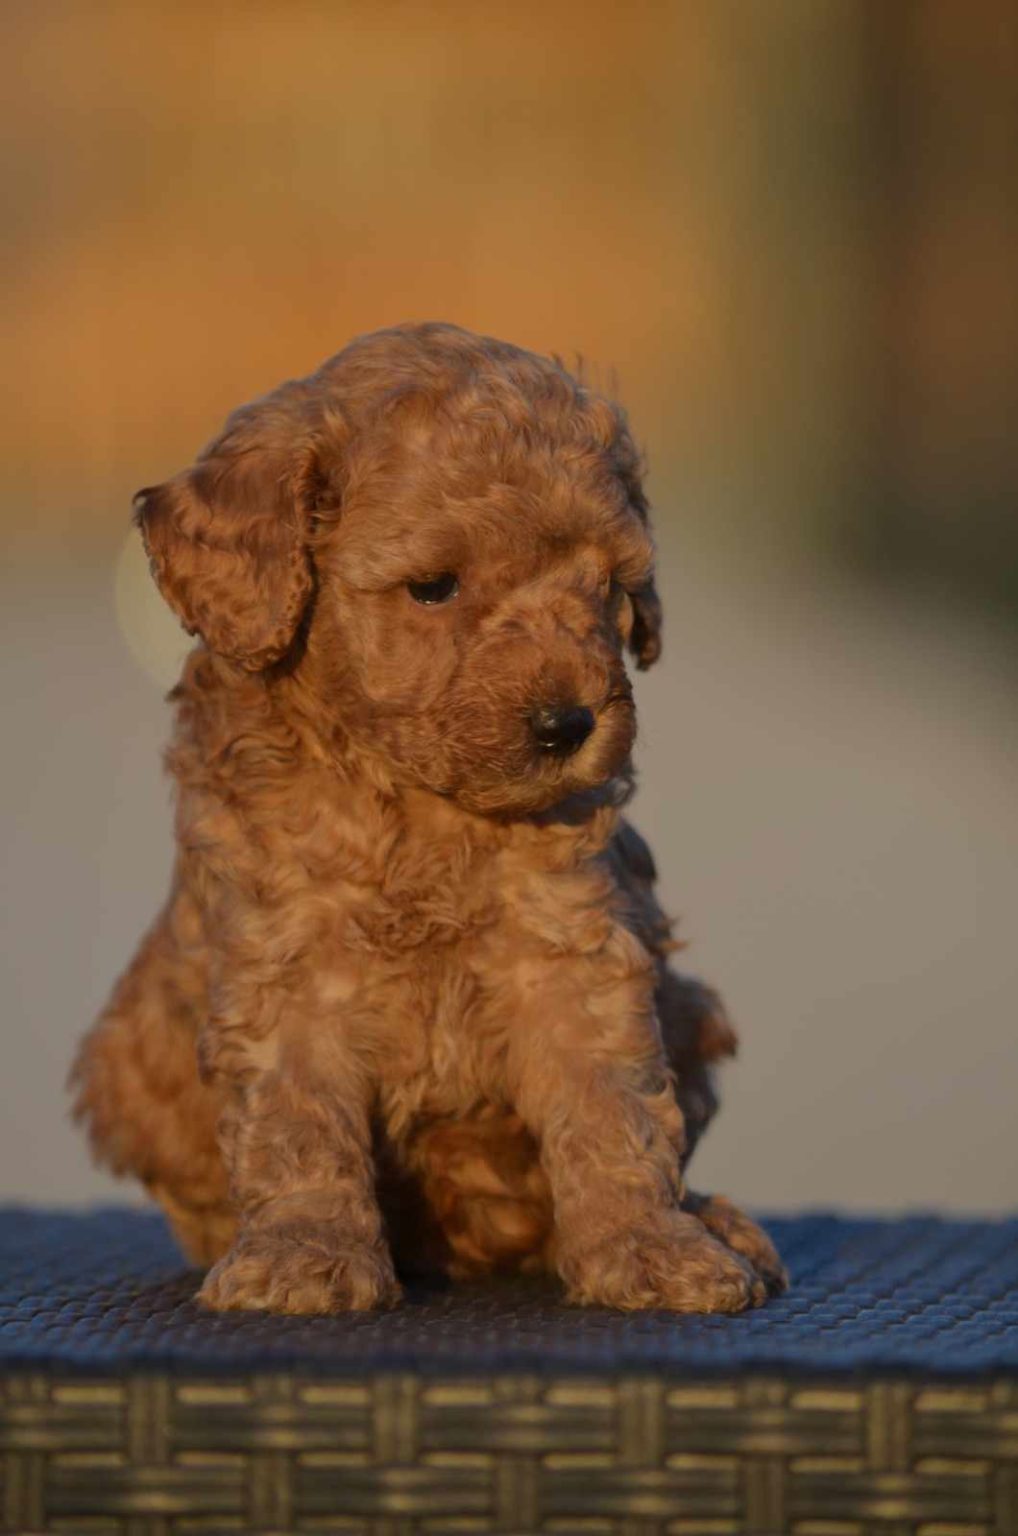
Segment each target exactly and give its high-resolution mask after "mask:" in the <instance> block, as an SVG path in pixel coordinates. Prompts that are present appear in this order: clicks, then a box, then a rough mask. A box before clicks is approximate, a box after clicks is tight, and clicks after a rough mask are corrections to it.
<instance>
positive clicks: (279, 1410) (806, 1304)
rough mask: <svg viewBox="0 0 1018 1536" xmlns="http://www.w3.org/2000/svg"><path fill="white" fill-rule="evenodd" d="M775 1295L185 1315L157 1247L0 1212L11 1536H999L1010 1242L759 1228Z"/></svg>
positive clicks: (970, 1231) (920, 1231) (534, 1297)
mask: <svg viewBox="0 0 1018 1536" xmlns="http://www.w3.org/2000/svg"><path fill="white" fill-rule="evenodd" d="M771 1226H772V1230H773V1231H774V1232H775V1235H776V1236H777V1238H778V1240H779V1243H780V1245H781V1247H782V1249H783V1250H784V1253H785V1255H786V1257H787V1259H788V1262H789V1265H790V1268H791V1270H792V1272H793V1276H794V1281H795V1284H794V1289H793V1290H792V1292H791V1294H790V1295H789V1296H788V1297H786V1298H784V1299H782V1300H780V1301H777V1302H772V1303H771V1304H770V1305H769V1306H768V1307H766V1308H765V1309H763V1310H762V1311H760V1312H756V1313H753V1314H751V1315H749V1316H745V1317H741V1318H718V1317H714V1318H674V1317H669V1316H667V1315H665V1314H661V1313H654V1314H643V1315H637V1316H623V1315H621V1314H617V1313H611V1312H601V1311H581V1310H577V1309H573V1308H570V1307H566V1306H565V1305H563V1304H562V1301H561V1298H560V1297H559V1296H558V1295H557V1294H556V1293H555V1292H554V1291H553V1290H551V1289H549V1288H546V1287H541V1286H536V1285H535V1286H521V1285H515V1284H514V1285H496V1286H492V1287H488V1288H471V1289H469V1290H462V1291H438V1290H433V1291H417V1292H412V1293H411V1295H410V1297H409V1299H408V1301H407V1303H406V1305H405V1306H403V1307H402V1308H400V1309H399V1310H398V1311H396V1312H394V1313H390V1314H386V1315H359V1316H347V1317H336V1318H321V1319H313V1320H304V1319H296V1318H267V1317H264V1316H261V1315H254V1314H252V1315H240V1314H232V1315H227V1316H208V1315H206V1314H203V1313H202V1312H200V1311H199V1310H198V1309H197V1308H196V1307H195V1306H194V1304H193V1302H192V1299H191V1298H192V1295H193V1292H194V1289H195V1284H196V1276H195V1274H194V1273H193V1272H188V1271H187V1270H186V1269H185V1268H184V1267H183V1265H182V1264H181V1261H180V1259H179V1257H178V1256H177V1254H176V1252H175V1250H174V1248H173V1246H172V1244H171V1242H170V1240H169V1238H168V1237H167V1235H166V1233H165V1230H164V1228H163V1226H162V1224H161V1222H160V1220H159V1219H158V1218H157V1217H155V1216H150V1215H147V1214H136V1213H133V1212H126V1211H117V1212H110V1211H107V1212H101V1213H98V1214H95V1215H87V1216H78V1215H62V1214H57V1215H55V1214H45V1213H37V1212H31V1211H9V1212H7V1213H5V1214H3V1215H0V1249H2V1260H0V1365H2V1367H3V1385H2V1393H0V1456H2V1467H3V1482H2V1500H0V1509H2V1511H3V1525H2V1528H3V1529H4V1530H7V1531H21V1532H32V1531H57V1530H59V1531H80V1532H82V1533H84V1532H100V1531H120V1532H125V1533H130V1536H157V1533H158V1536H169V1533H183V1532H189V1533H199V1532H201V1533H206V1536H207V1533H211V1532H219V1531H222V1532H226V1531H257V1532H288V1531H322V1532H324V1531H329V1532H336V1531H342V1532H355V1531H363V1532H371V1533H375V1536H383V1533H384V1536H409V1533H411V1532H425V1531H426V1532H431V1533H435V1536H438V1533H442V1532H449V1533H452V1532H470V1531H514V1532H526V1531H548V1532H552V1531H561V1532H567V1531H571V1532H589V1533H595V1532H619V1533H626V1536H637V1533H647V1536H649V1533H651V1532H665V1531H668V1532H675V1533H680V1532H681V1533H685V1536H693V1533H703V1536H707V1533H721V1532H752V1533H754V1536H764V1533H770V1532H783V1531H794V1532H797V1533H799V1536H848V1533H850V1532H865V1533H867V1536H875V1533H880V1536H904V1533H905V1532H922V1533H924V1536H974V1533H976V1532H994V1533H998V1536H1018V1221H1011V1222H996V1223H993V1222H965V1223H962V1222H947V1221H938V1220H935V1219H932V1218H930V1219H927V1218H916V1219H910V1220H907V1221H897V1222H880V1221H855V1220H852V1221H848V1220H839V1219H837V1218H834V1217H828V1216H810V1217H806V1218H802V1219H795V1220H792V1219H782V1220H776V1221H774V1222H773V1223H771Z"/></svg>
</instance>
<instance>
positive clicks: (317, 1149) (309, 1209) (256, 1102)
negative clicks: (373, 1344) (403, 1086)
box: [199, 978, 399, 1313]
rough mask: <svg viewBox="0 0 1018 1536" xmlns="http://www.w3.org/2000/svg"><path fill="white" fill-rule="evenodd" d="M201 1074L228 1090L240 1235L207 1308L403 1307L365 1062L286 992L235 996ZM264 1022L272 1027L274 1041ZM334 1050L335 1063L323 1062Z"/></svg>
mask: <svg viewBox="0 0 1018 1536" xmlns="http://www.w3.org/2000/svg"><path fill="white" fill-rule="evenodd" d="M230 992H231V1000H232V1005H233V1007H234V1008H235V1009H236V1010H237V1011H236V1012H235V1013H234V1014H233V1015H232V1017H231V1016H230V1015H222V1016H220V1017H218V1018H215V1019H213V1020H212V1021H211V1023H210V1027H209V1031H208V1033H207V1037H206V1038H205V1039H204V1041H203V1066H205V1068H206V1069H207V1070H208V1071H209V1072H210V1073H211V1074H212V1076H213V1077H214V1079H215V1080H216V1081H220V1082H222V1083H223V1084H224V1086H225V1087H226V1089H227V1094H228V1097H227V1104H226V1109H225V1111H224V1114H223V1118H222V1121H221V1125H220V1141H221V1146H222V1150H223V1156H224V1160H225V1162H226V1165H227V1168H228V1171H229V1175H230V1188H231V1195H232V1197H233V1201H234V1204H235V1206H236V1208H237V1211H238V1214H239V1217H240V1223H241V1224H240V1231H239V1234H238V1237H237V1240H236V1242H235V1243H234V1245H233V1247H232V1248H231V1249H230V1251H229V1253H227V1254H226V1256H225V1257H224V1258H222V1259H220V1261H219V1263H218V1264H216V1266H215V1267H214V1268H213V1269H212V1270H211V1271H210V1272H209V1274H208V1276H207V1278H206V1280H205V1284H204V1286H203V1287H202V1290H201V1292H200V1297H199V1299H200V1300H201V1301H202V1302H204V1304H205V1305H206V1306H207V1307H212V1308H214V1309H216V1310H219V1311H223V1310H227V1309H233V1308H264V1309H267V1310H269V1311H273V1312H295V1313H311V1312H338V1311H345V1310H350V1311H361V1310H365V1309H367V1308H370V1307H375V1306H384V1305H391V1304H392V1303H394V1302H395V1301H397V1300H398V1299H399V1287H398V1286H397V1284H396V1279H395V1275H394V1273H393V1268H392V1260H391V1258H390V1255H389V1251H388V1248H387V1246H386V1243H385V1240H384V1237H383V1233H382V1221H381V1215H380V1213H379V1209H378V1203H377V1200H376V1197H375V1189H374V1167H373V1161H372V1155H371V1128H370V1119H369V1106H370V1100H371V1090H370V1085H369V1082H368V1079H367V1075H366V1073H365V1072H364V1071H363V1069H362V1068H361V1066H360V1064H359V1063H358V1062H356V1061H355V1060H353V1058H352V1057H350V1056H349V1055H348V1054H346V1053H345V1052H344V1051H343V1050H342V1047H341V1045H340V1044H339V1043H338V1042H337V1040H336V1038H335V1035H336V1031H335V1029H334V1028H333V1029H330V1028H329V1025H328V1022H327V1021H321V1020H316V1021H315V1023H316V1024H318V1026H319V1028H318V1029H317V1030H316V1029H314V1028H311V1027H307V1028H305V1027H304V1024H305V1023H306V1021H307V1019H308V1012H307V1009H306V1007H305V1008H298V1007H296V1005H295V1002H294V999H293V998H292V997H291V996H290V995H289V994H287V993H286V992H285V991H284V990H283V989H282V987H275V986H273V985H271V984H267V983H266V982H265V981H264V978H262V979H261V980H260V983H259V984H256V985H251V986H238V985H237V984H236V982H235V983H234V984H233V985H232V986H231V989H230ZM259 1018H261V1019H262V1020H264V1019H265V1018H272V1019H273V1021H274V1028H273V1031H272V1035H271V1036H269V1035H268V1034H267V1033H265V1034H261V1033H260V1031H259V1029H258V1021H259ZM326 1052H327V1055H326Z"/></svg>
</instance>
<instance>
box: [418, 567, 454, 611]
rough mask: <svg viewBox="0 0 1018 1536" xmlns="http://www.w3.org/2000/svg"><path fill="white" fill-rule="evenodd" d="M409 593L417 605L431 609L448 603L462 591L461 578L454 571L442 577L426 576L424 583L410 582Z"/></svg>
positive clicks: (444, 573) (445, 573)
mask: <svg viewBox="0 0 1018 1536" xmlns="http://www.w3.org/2000/svg"><path fill="white" fill-rule="evenodd" d="M406 585H407V591H408V592H409V593H410V596H411V597H412V598H413V600H414V602H415V603H424V604H425V606H426V607H431V606H432V605H434V604H435V603H447V602H449V600H450V599H451V598H454V597H455V596H456V593H457V592H458V591H459V589H460V584H459V578H458V577H457V576H455V575H454V574H453V572H452V571H443V572H442V573H441V575H440V576H426V577H424V579H423V580H422V581H408V582H407V584H406Z"/></svg>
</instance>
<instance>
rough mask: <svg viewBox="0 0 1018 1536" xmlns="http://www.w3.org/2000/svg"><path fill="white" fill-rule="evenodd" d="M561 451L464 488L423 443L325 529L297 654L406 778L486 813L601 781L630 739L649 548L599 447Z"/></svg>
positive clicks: (327, 701)
mask: <svg viewBox="0 0 1018 1536" xmlns="http://www.w3.org/2000/svg"><path fill="white" fill-rule="evenodd" d="M508 446H511V445H507V447H508ZM505 457H508V458H514V456H513V455H512V454H511V452H508V453H507V454H506V455H505ZM556 458H557V455H556V445H555V444H554V443H551V444H549V445H548V451H547V454H546V455H542V456H540V461H539V463H538V464H536V465H535V464H534V463H533V462H532V461H531V459H530V458H529V457H528V456H526V455H524V457H523V459H522V461H521V462H520V461H518V460H517V461H516V462H515V463H514V474H513V478H512V479H508V478H496V479H493V478H491V477H490V476H487V475H485V473H484V471H483V466H482V465H476V466H474V469H473V473H472V475H471V477H470V479H471V483H470V484H468V485H464V484H463V478H464V477H463V474H462V468H463V466H462V462H461V463H460V465H459V470H460V474H459V477H458V481H457V476H456V475H455V474H454V475H453V476H451V477H450V476H449V475H447V474H445V473H443V470H444V468H445V465H444V461H443V457H442V455H441V454H438V455H435V454H434V453H433V452H431V451H429V448H428V447H422V448H421V449H420V450H419V451H418V452H416V453H415V454H413V455H405V456H404V460H403V462H402V464H401V465H400V466H399V470H398V472H397V473H396V474H395V475H394V474H393V472H392V468H391V465H390V464H387V467H386V471H385V473H384V474H383V475H381V476H379V483H378V484H373V483H372V482H371V480H370V479H368V481H367V482H366V483H363V484H362V485H361V487H360V488H359V493H358V495H357V496H355V497H351V498H349V499H348V501H347V502H346V503H345V504H344V506H343V508H342V510H341V512H340V515H339V517H338V519H336V520H331V519H328V518H326V519H323V521H322V522H321V524H320V528H321V532H320V534H319V536H318V538H317V539H316V542H315V548H314V561H315V566H316V569H317V572H318V592H317V597H316V600H315V606H314V614H313V617H312V620H311V624H310V630H309V636H308V646H307V655H306V658H305V662H304V665H305V667H306V669H307V672H308V675H309V676H310V677H313V679H314V686H315V689H316V694H317V698H318V701H319V704H320V707H321V709H322V711H323V714H325V715H328V714H329V713H331V712H332V711H336V712H337V715H338V716H339V717H341V718H338V719H337V723H339V724H341V726H342V729H343V730H344V731H346V732H347V733H349V734H351V735H353V737H354V739H355V740H356V741H357V742H358V743H359V744H360V745H361V746H362V747H363V748H364V749H365V750H368V751H373V752H376V753H380V754H381V755H383V756H384V757H385V758H386V760H387V761H388V763H389V764H390V765H391V767H392V769H393V771H394V772H395V775H396V777H397V778H403V779H407V780H409V781H411V782H415V783H418V784H421V785H425V786H427V787H428V788H430V789H432V790H435V791H436V792H438V793H440V794H444V795H450V796H453V797H454V798H455V799H456V800H458V801H459V802H460V803H461V804H463V805H464V806H466V807H468V808H470V809H473V810H476V811H480V812H486V813H494V814H506V813H517V814H519V813H526V812H533V811H537V810H542V809H545V808H547V807H549V806H551V805H553V804H555V803H557V802H559V801H561V800H563V799H564V798H566V797H568V796H570V795H574V794H576V793H578V792H583V791H588V790H591V789H594V788H595V787H598V786H601V785H604V784H606V783H608V782H609V781H610V780H612V779H613V778H614V777H615V776H616V775H618V774H620V773H622V772H623V771H624V770H625V768H626V766H627V762H628V758H629V754H630V750H631V748H632V744H633V736H634V732H635V718H634V711H633V702H632V691H631V688H630V684H629V679H628V677H627V675H626V668H625V663H624V659H623V658H624V650H625V647H626V645H627V643H628V642H629V641H630V640H631V638H632V634H633V626H634V621H635V614H634V596H633V594H638V596H637V597H636V601H637V602H639V601H641V598H642V595H645V594H646V592H647V589H648V584H649V582H650V578H651V570H652V561H653V551H652V546H651V543H650V539H649V536H648V534H647V531H646V526H645V523H644V521H643V520H642V519H641V516H640V513H639V511H638V509H637V508H636V507H634V506H633V505H632V504H631V503H630V500H629V497H628V494H627V491H626V487H625V485H624V483H623V482H622V480H621V479H620V478H618V477H617V476H616V475H615V474H614V473H613V472H612V469H611V466H610V464H609V463H608V461H607V460H606V459H602V458H599V457H598V456H597V455H596V454H592V456H591V461H590V462H589V463H588V464H587V465H586V466H585V472H584V473H576V472H575V468H574V469H573V470H571V471H568V470H567V462H568V461H567V458H566V455H565V450H564V448H563V450H562V456H561V461H559V462H556Z"/></svg>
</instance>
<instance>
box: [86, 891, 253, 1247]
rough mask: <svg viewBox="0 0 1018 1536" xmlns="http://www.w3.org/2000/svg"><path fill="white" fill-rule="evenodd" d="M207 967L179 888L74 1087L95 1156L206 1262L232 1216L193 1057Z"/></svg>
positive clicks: (113, 1002) (121, 987)
mask: <svg viewBox="0 0 1018 1536" xmlns="http://www.w3.org/2000/svg"><path fill="white" fill-rule="evenodd" d="M206 967H207V951H206V949H205V947H204V944H203V942H202V936H201V929H200V924H199V922H198V918H197V914H196V912H195V910H194V908H193V906H192V905H191V904H190V902H189V900H188V898H187V895H186V893H185V892H184V891H182V890H177V891H175V892H174V894H173V896H172V897H171V899H170V901H169V902H168V904H167V906H166V908H165V910H164V911H163V912H162V913H161V914H160V917H159V918H158V920H157V921H156V923H155V924H154V926H153V928H152V929H151V931H150V932H149V934H148V935H147V936H146V938H145V939H144V941H143V942H142V944H141V946H140V948H139V950H138V953H137V955H136V956H135V958H134V960H133V961H132V962H131V964H130V966H129V967H128V969H127V970H126V971H125V973H124V975H123V976H122V977H121V979H120V981H119V982H118V983H117V985H116V987H115V989H114V992H113V996H112V998H111V999H110V1002H109V1004H108V1006H107V1008H106V1010H105V1011H104V1013H103V1014H102V1015H101V1016H100V1018H99V1020H98V1021H97V1023H96V1024H95V1025H94V1027H93V1028H92V1030H91V1031H90V1032H89V1033H88V1034H87V1035H86V1037H85V1039H84V1040H83V1041H82V1043H81V1046H80V1048H79V1050H78V1055H77V1058H76V1060H75V1063H74V1066H73V1068H72V1070H71V1079H70V1087H71V1091H72V1093H73V1095H74V1104H73V1113H74V1115H75V1118H76V1119H78V1120H80V1121H83V1122H84V1124H85V1125H86V1127H87V1131H88V1136H89V1140H90V1143H91V1146H92V1151H93V1154H94V1156H95V1158H96V1161H97V1162H99V1163H102V1164H103V1165H104V1166H106V1167H107V1168H109V1169H110V1170H111V1171H112V1172H113V1173H115V1174H121V1175H125V1174H133V1175H134V1176H135V1177H136V1178H138V1179H140V1180H141V1182H142V1183H143V1184H144V1185H145V1186H146V1188H147V1189H148V1191H149V1193H150V1194H151V1195H152V1196H153V1197H154V1198H155V1199H157V1200H158V1201H159V1203H160V1204H161V1205H162V1206H163V1208H164V1210H165V1211H166V1214H167V1216H168V1217H169V1220H170V1222H171V1225H172V1226H173V1229H174V1231H175V1233H176V1236H177V1239H178V1241H179V1242H180V1245H181V1247H182V1248H183V1250H184V1252H185V1253H186V1254H187V1255H188V1257H189V1258H191V1259H193V1260H195V1262H197V1263H206V1264H207V1263H211V1262H212V1261H213V1260H214V1259H216V1258H218V1257H219V1256H220V1254H222V1253H223V1252H224V1251H225V1249H226V1247H228V1245H229V1241H230V1233H231V1225H232V1218H231V1214H230V1210H229V1203H228V1196H227V1187H226V1175H225V1172H224V1170H223V1164H222V1158H221V1157H220V1154H219V1147H218V1143H217V1141H216V1121H217V1119H218V1115H219V1108H220V1105H219V1100H218V1098H217V1096H216V1094H215V1093H214V1092H213V1091H212V1090H211V1089H210V1088H207V1087H206V1086H205V1085H204V1084H203V1083H201V1082H200V1080H199V1077H198V1063H197V1059H196V1054H195V1042H196V1038H197V1031H198V1028H199V1026H200V1023H201V1020H202V1017H203V1016H204V1012H205V1009H206V1006H207V1001H206Z"/></svg>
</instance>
